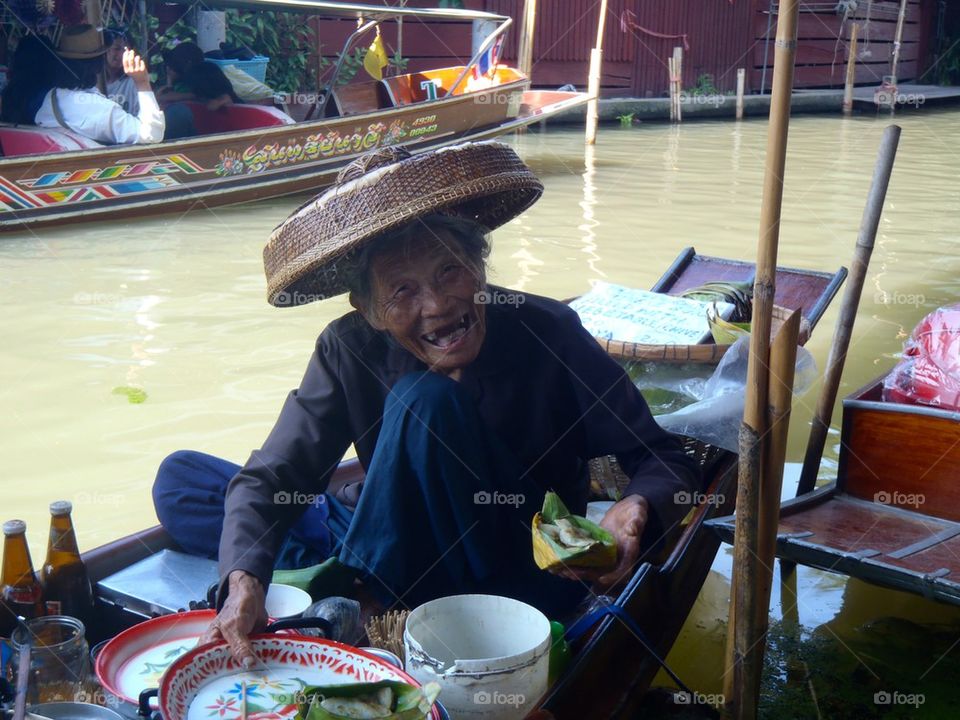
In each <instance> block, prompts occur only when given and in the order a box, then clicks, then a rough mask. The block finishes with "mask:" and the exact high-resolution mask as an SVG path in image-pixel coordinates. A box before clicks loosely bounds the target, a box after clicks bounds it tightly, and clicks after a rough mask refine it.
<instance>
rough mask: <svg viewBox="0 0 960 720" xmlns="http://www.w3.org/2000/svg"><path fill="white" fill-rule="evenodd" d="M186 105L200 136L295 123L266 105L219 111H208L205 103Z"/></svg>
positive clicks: (231, 106) (223, 108)
mask: <svg viewBox="0 0 960 720" xmlns="http://www.w3.org/2000/svg"><path fill="white" fill-rule="evenodd" d="M184 104H185V105H187V107H189V108H190V112H191V113H192V114H193V125H194V127H195V128H196V129H197V134H198V135H210V134H212V133H219V132H230V131H233V130H252V129H254V128H262V127H274V126H277V125H292V124H293V122H294V120H293V118H292V117H290V116H289V115H287V114H286V113H285V112H283V111H282V110H277V109H276V108H272V107H267V106H265V105H227V106H226V107H222V108H220V109H219V110H208V109H207V106H206V105H204V104H203V103H198V102H188V103H184Z"/></svg>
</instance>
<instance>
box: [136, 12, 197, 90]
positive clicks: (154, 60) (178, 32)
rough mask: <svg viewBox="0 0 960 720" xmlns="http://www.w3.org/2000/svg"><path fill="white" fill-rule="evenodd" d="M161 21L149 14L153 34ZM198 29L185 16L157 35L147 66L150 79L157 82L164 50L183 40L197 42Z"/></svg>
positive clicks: (150, 28)
mask: <svg viewBox="0 0 960 720" xmlns="http://www.w3.org/2000/svg"><path fill="white" fill-rule="evenodd" d="M159 25H160V22H159V21H158V20H157V18H155V17H154V16H153V15H147V31H148V32H149V33H150V34H151V35H153V34H155V33H156V32H157V28H158V26H159ZM196 41H197V31H196V30H195V29H194V28H192V27H190V25H188V24H187V22H186V20H185V19H184V18H180V19H179V20H177V21H176V22H175V23H174V24H173V25H171V26H170V27H169V28H167V30H166V32H164V33H163V34H161V35H159V36H158V37H157V40H156V42H154V43H153V44H152V45H151V46H150V52H151V54H150V58H149V60H148V61H147V66H148V67H149V68H150V81H151V82H154V83H155V82H156V81H157V77H158V76H159V72H160V69H161V68H162V67H163V52H164V51H165V50H172V49H173V48H175V47H176V46H177V45H179V44H180V43H182V42H196Z"/></svg>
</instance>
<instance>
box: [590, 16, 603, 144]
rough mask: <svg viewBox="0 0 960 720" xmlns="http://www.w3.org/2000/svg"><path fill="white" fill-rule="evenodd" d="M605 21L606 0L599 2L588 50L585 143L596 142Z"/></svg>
mask: <svg viewBox="0 0 960 720" xmlns="http://www.w3.org/2000/svg"><path fill="white" fill-rule="evenodd" d="M606 23H607V0H601V2H600V20H599V21H598V23H597V44H596V45H595V46H594V48H593V50H591V51H590V77H589V79H588V81H587V95H589V96H590V102H588V103H587V130H586V133H587V135H586V141H587V145H593V144H594V143H596V142H597V120H598V118H599V101H600V73H601V70H602V68H603V31H604V28H605V26H606Z"/></svg>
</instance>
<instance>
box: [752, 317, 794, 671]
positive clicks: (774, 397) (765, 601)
mask: <svg viewBox="0 0 960 720" xmlns="http://www.w3.org/2000/svg"><path fill="white" fill-rule="evenodd" d="M801 317H802V315H801V312H800V311H799V310H795V311H794V312H793V314H792V315H791V316H790V317H789V319H788V320H787V321H786V322H785V323H784V324H783V327H781V328H780V331H779V332H778V333H777V335H776V337H775V338H774V339H773V343H772V344H771V346H770V375H769V383H770V389H769V397H770V403H769V413H770V417H769V418H768V419H769V430H768V437H767V440H766V448H765V455H764V459H763V465H762V466H761V468H760V499H759V504H760V512H759V514H758V516H757V519H758V522H757V525H758V530H757V535H758V536H759V541H758V550H757V592H758V598H757V604H756V608H757V616H756V623H757V628H756V639H755V640H754V642H755V646H754V650H755V651H756V652H757V653H758V655H759V656H760V660H761V662H760V666H761V667H762V666H763V663H762V660H763V654H764V652H763V651H764V648H765V647H766V635H767V628H768V625H769V609H770V590H771V588H772V586H773V563H774V559H775V558H776V549H777V528H778V527H779V525H780V490H781V488H782V487H783V464H784V463H785V462H786V459H787V431H788V430H789V429H790V410H791V408H792V406H793V378H794V374H795V371H796V365H797V343H798V342H799V338H800V319H801Z"/></svg>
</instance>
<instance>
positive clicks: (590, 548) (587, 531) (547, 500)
mask: <svg viewBox="0 0 960 720" xmlns="http://www.w3.org/2000/svg"><path fill="white" fill-rule="evenodd" d="M533 558H534V560H535V561H536V563H537V567H539V568H540V569H541V570H555V569H558V568H560V567H562V566H571V567H591V568H607V567H610V568H612V567H613V566H615V565H616V564H617V542H616V540H615V539H614V537H613V535H612V534H610V533H609V532H608V531H607V530H604V529H603V528H602V527H600V526H599V525H597V524H596V523H593V522H591V521H589V520H587V519H586V518H584V517H580V516H579V515H573V514H572V513H571V512H570V511H569V510H567V506H566V505H564V504H563V501H562V500H561V499H560V496H559V495H557V494H556V493H554V492H548V493H547V494H546V497H544V499H543V509H542V510H541V511H540V512H538V513H537V514H536V515H534V516H533Z"/></svg>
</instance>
